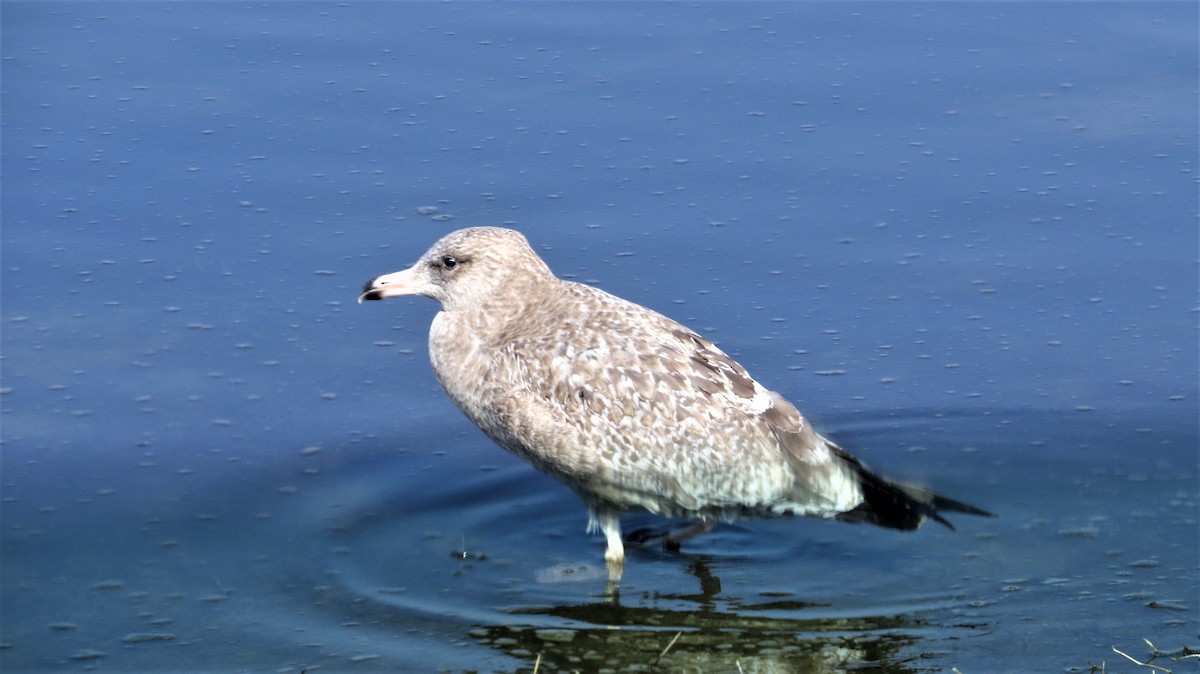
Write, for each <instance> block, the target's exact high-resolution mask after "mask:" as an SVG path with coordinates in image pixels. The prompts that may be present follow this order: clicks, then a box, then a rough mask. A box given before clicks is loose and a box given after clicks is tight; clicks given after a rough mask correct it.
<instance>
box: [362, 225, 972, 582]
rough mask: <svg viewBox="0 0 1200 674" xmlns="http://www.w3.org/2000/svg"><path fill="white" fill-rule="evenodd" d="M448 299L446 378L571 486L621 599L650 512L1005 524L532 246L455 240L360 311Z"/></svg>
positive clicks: (512, 447)
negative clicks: (811, 417) (566, 272)
mask: <svg viewBox="0 0 1200 674" xmlns="http://www.w3.org/2000/svg"><path fill="white" fill-rule="evenodd" d="M405 295H421V296H424V297H429V298H432V299H434V300H436V301H437V302H438V303H439V304H440V305H441V311H440V312H438V314H437V315H436V316H435V317H434V319H433V323H432V325H431V326H430V330H429V357H430V361H431V363H432V365H433V372H434V374H435V375H436V376H437V379H438V381H439V382H440V383H441V385H442V388H443V389H445V391H446V394H447V395H448V396H449V397H450V399H451V400H453V401H454V404H455V405H457V406H458V408H459V409H460V410H462V412H463V414H465V415H466V416H467V418H468V419H470V420H471V421H472V422H474V423H475V425H476V426H478V427H479V428H480V430H482V431H483V432H484V433H485V434H486V435H487V436H488V437H489V438H491V439H492V440H493V441H495V442H496V444H498V445H500V446H501V447H503V448H504V449H506V450H508V451H509V452H512V453H513V454H515V455H517V456H518V457H520V458H522V459H524V460H526V461H528V462H529V463H530V464H532V465H533V466H534V467H535V468H537V469H538V470H540V471H542V472H543V473H546V474H547V475H550V476H551V477H554V478H557V479H558V480H561V481H562V482H564V483H566V484H567V485H568V486H570V487H571V488H572V489H573V490H574V491H575V492H576V493H577V494H578V495H579V496H580V498H581V499H582V500H583V503H584V505H585V506H586V507H587V511H588V514H589V521H588V531H589V532H593V531H595V530H596V529H599V530H600V531H601V532H603V534H604V536H605V538H606V541H607V548H606V550H605V553H604V559H605V563H606V567H607V571H608V578H609V581H610V583H615V582H617V581H619V580H620V578H621V575H622V571H623V569H624V561H625V549H624V544H623V542H622V538H621V527H620V518H621V516H622V515H623V514H624V513H626V512H629V511H631V510H645V511H649V512H651V513H654V514H655V515H659V516H662V517H668V518H683V519H688V520H693V521H694V522H695V523H694V524H693V525H692V526H689V527H687V528H685V529H683V530H682V531H678V532H675V533H672V534H669V535H667V536H665V538H664V541H663V542H664V544H665V545H666V546H667V547H668V548H671V549H677V548H678V546H679V544H680V543H681V542H683V541H685V540H687V539H688V538H691V537H693V536H696V535H699V534H702V533H705V532H708V531H710V530H711V529H712V528H713V527H714V526H716V524H717V523H718V522H721V521H732V520H735V519H738V518H743V517H790V516H811V517H819V518H827V519H835V520H841V521H845V522H867V523H871V524H876V525H879V526H882V527H888V528H892V529H901V530H913V529H916V528H918V527H919V526H920V525H921V523H922V522H923V521H924V520H925V519H927V518H928V519H932V520H934V521H936V522H939V523H941V524H943V525H945V526H947V527H949V528H950V529H953V528H954V527H953V526H952V525H951V524H950V522H949V521H947V520H946V519H945V518H944V517H943V516H942V514H941V513H943V512H958V513H966V514H970V515H978V516H992V515H991V513H989V512H987V511H985V510H981V509H979V508H976V507H974V506H970V505H967V504H965V503H961V502H959V501H955V500H952V499H949V498H946V497H944V496H939V495H937V494H935V493H933V492H932V491H929V490H928V489H924V488H921V487H918V486H915V485H910V484H904V483H901V482H898V481H895V480H891V479H888V478H886V477H882V476H880V475H877V474H875V473H873V472H871V471H870V470H868V469H867V467H866V465H865V464H864V463H863V462H862V461H860V460H859V459H857V458H855V457H854V456H853V455H851V454H850V453H848V452H846V451H845V450H843V449H842V448H840V447H838V446H837V445H836V444H834V443H833V442H830V441H829V440H827V439H826V438H824V437H822V436H821V435H820V434H819V433H817V432H816V431H815V430H814V429H813V427H812V426H811V425H810V424H809V422H808V420H806V419H805V418H804V417H803V416H802V415H801V414H800V412H799V411H798V410H797V409H796V407H795V406H793V405H792V404H791V403H790V402H788V401H787V400H785V399H784V398H783V397H782V396H780V395H779V394H778V393H776V392H774V391H771V390H769V389H767V388H765V387H764V386H763V385H762V384H759V383H758V382H757V381H755V379H754V378H752V377H751V376H750V374H749V373H748V372H747V371H746V369H745V368H744V367H742V366H741V365H739V364H738V363H737V362H735V361H734V360H733V359H732V358H730V357H729V356H728V355H726V354H725V352H724V351H722V350H721V349H720V348H718V347H717V346H716V345H715V344H714V343H713V342H711V341H709V340H707V339H705V338H704V337H701V336H700V335H698V334H697V333H696V332H694V331H692V330H690V329H688V328H686V327H684V326H683V325H681V324H679V323H677V322H675V321H673V320H671V319H670V318H667V317H666V316H663V315H662V314H659V313H657V312H655V311H652V310H650V309H647V308H646V307H643V306H641V305H638V304H635V303H633V302H629V301H627V300H624V299H621V298H619V297H616V296H614V295H612V294H609V293H607V292H604V291H603V290H600V289H598V288H595V287H592V286H589V285H585V284H581V283H575V282H572V281H567V280H563V279H560V278H558V277H556V276H555V275H554V273H553V272H552V271H551V270H550V268H549V267H548V266H547V265H546V263H545V262H544V261H543V260H542V259H541V257H539V256H538V255H537V253H535V252H534V250H533V249H532V248H531V247H530V245H529V242H528V241H527V240H526V238H525V237H524V236H523V235H522V234H521V233H519V232H517V231H515V230H512V229H504V228H499V227H473V228H469V229H462V230H458V231H455V232H451V233H449V234H447V235H445V236H444V237H443V238H442V239H440V240H439V241H438V242H437V243H435V244H433V246H432V247H431V248H430V249H429V250H428V251H427V252H426V253H425V254H424V255H423V256H421V258H420V259H419V260H418V261H417V262H416V264H414V265H413V266H411V267H409V268H408V269H405V270H403V271H398V272H395V273H390V274H384V275H382V276H378V277H376V278H374V279H372V280H370V281H368V282H367V283H366V285H364V286H363V289H362V293H361V295H360V296H359V298H358V300H359V302H360V303H361V302H363V301H369V300H383V299H387V298H391V297H399V296H405Z"/></svg>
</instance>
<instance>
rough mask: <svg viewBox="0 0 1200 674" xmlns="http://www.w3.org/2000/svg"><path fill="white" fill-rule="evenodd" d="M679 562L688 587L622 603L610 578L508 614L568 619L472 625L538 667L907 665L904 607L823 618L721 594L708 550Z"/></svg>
mask: <svg viewBox="0 0 1200 674" xmlns="http://www.w3.org/2000/svg"><path fill="white" fill-rule="evenodd" d="M663 554H670V553H663ZM684 568H685V569H686V573H687V574H688V575H690V576H692V577H693V578H695V580H696V592H695V593H691V594H679V593H651V594H639V595H638V596H637V599H636V602H632V603H631V602H628V601H622V599H621V595H620V591H619V588H617V587H614V586H613V584H611V583H610V584H609V586H608V587H607V588H606V589H605V590H604V591H603V592H600V593H597V594H596V595H594V596H593V598H592V601H588V602H587V603H582V604H560V605H554V606H526V607H521V608H517V609H513V610H511V611H510V615H512V616H513V617H514V619H515V620H517V621H519V620H520V616H523V615H525V616H554V617H556V618H560V619H562V620H563V621H564V625H572V627H563V628H559V629H547V628H546V627H545V626H544V622H542V621H537V620H531V622H539V623H542V624H541V626H536V627H535V626H532V625H531V626H522V625H520V624H516V623H514V624H510V625H502V626H487V627H482V628H480V629H478V630H475V631H474V632H473V634H474V635H475V636H476V638H478V639H479V640H480V641H481V642H483V643H486V644H487V645H489V646H491V647H493V648H497V649H500V650H502V651H505V652H506V653H508V654H509V655H512V656H514V657H517V658H519V659H521V660H526V661H528V663H527V665H526V666H530V665H533V664H534V663H535V662H536V664H537V667H538V668H539V671H560V670H561V671H572V670H578V671H596V670H599V669H603V668H608V669H611V670H614V671H625V670H627V669H636V668H642V669H645V668H647V667H657V668H662V669H663V670H664V671H695V672H720V671H730V672H767V671H771V672H817V673H820V672H835V671H836V672H840V671H845V669H846V668H847V667H848V666H851V667H854V668H856V669H857V668H864V669H869V670H871V671H877V672H887V673H890V674H900V673H904V672H911V671H913V670H911V669H910V668H908V667H907V666H906V665H905V664H904V662H903V660H902V658H901V656H900V652H901V649H902V648H904V647H906V646H911V645H912V644H913V643H915V641H916V637H914V636H909V635H906V634H904V632H905V631H906V630H905V628H909V627H915V626H916V625H917V622H916V621H915V620H913V619H912V618H910V617H908V616H904V615H899V616H860V617H831V616H829V615H821V614H822V613H823V612H824V613H828V612H827V611H822V609H826V608H828V607H827V605H823V604H817V603H811V602H804V601H802V600H796V599H792V598H790V595H782V594H778V595H777V594H774V593H771V594H767V593H763V594H760V595H758V596H759V597H762V598H764V599H765V601H762V602H755V601H752V600H748V599H747V598H746V597H737V596H732V595H726V594H723V593H722V585H721V579H720V577H719V576H718V575H717V574H716V573H715V572H714V560H713V559H712V558H710V557H706V556H703V555H688V556H686V566H685V567H684ZM806 614H807V615H806ZM522 668H524V667H522Z"/></svg>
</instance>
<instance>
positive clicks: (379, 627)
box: [0, 2, 1200, 674]
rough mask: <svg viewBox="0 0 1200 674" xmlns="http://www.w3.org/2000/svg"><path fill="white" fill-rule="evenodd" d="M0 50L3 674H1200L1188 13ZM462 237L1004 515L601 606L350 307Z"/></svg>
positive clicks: (328, 29) (231, 17)
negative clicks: (617, 306)
mask: <svg viewBox="0 0 1200 674" xmlns="http://www.w3.org/2000/svg"><path fill="white" fill-rule="evenodd" d="M0 13H2V16H0V19H2V22H0V25H2V26H3V48H2V49H3V62H2V67H3V79H2V81H0V87H2V91H0V94H2V105H3V119H2V122H3V176H4V184H3V229H2V231H0V235H2V237H3V239H2V243H3V249H2V251H0V252H2V258H0V262H2V267H3V285H2V287H0V290H2V293H3V297H2V299H3V306H2V310H3V323H2V325H0V328H2V330H3V332H2V338H3V344H2V346H3V349H2V355H3V360H2V362H0V365H2V370H0V374H2V382H0V393H2V395H0V404H2V410H3V415H2V416H0V422H2V424H3V426H2V433H3V444H2V445H0V470H2V472H0V496H2V502H0V669H3V670H4V671H6V672H8V671H13V672H24V671H30V672H33V671H48V670H100V671H221V672H227V671H284V672H286V671H294V672H299V671H309V672H315V671H433V670H438V669H441V670H450V671H466V670H474V671H501V672H515V671H532V670H533V669H535V668H537V669H538V671H541V672H546V671H574V670H578V671H586V672H591V671H685V672H686V671H692V672H749V671H757V672H839V671H877V672H889V673H900V672H925V671H952V668H957V669H958V670H959V671H961V672H963V673H964V674H973V673H976V672H1002V671H1012V672H1027V671H1060V672H1061V671H1079V672H1088V671H1092V667H1093V666H1095V667H1096V668H1097V669H1099V668H1100V667H1101V666H1103V667H1105V671H1108V672H1128V671H1149V670H1147V669H1146V668H1144V667H1139V666H1138V665H1136V664H1134V663H1132V662H1130V661H1128V660H1126V659H1124V658H1122V657H1121V656H1120V655H1118V654H1117V653H1114V652H1113V650H1112V649H1113V647H1114V646H1115V647H1116V648H1118V649H1121V650H1122V651H1124V652H1126V653H1129V654H1130V655H1131V656H1134V657H1137V658H1139V659H1141V660H1146V659H1149V658H1150V657H1152V655H1154V654H1153V652H1152V651H1151V649H1150V647H1149V646H1148V645H1147V644H1146V643H1145V642H1144V641H1143V639H1149V640H1150V641H1151V642H1152V643H1153V644H1154V646H1156V647H1157V648H1158V649H1159V650H1160V651H1161V653H1160V654H1159V655H1157V656H1155V657H1154V661H1153V663H1152V664H1155V665H1159V666H1164V667H1167V668H1171V669H1174V670H1175V671H1196V670H1197V663H1198V661H1197V660H1196V659H1192V658H1187V659H1180V658H1184V657H1185V656H1187V655H1188V654H1189V653H1192V652H1194V651H1195V649H1197V648H1198V647H1200V634H1198V626H1200V608H1198V607H1200V579H1198V576H1200V573H1198V571H1197V568H1200V540H1198V538H1200V526H1198V510H1197V502H1198V494H1197V477H1198V476H1197V459H1198V448H1200V434H1198V432H1197V418H1198V414H1200V408H1198V406H1197V371H1198V362H1197V330H1196V317H1197V307H1198V305H1200V303H1198V298H1197V282H1196V279H1197V268H1196V261H1197V250H1198V249H1200V242H1198V238H1200V237H1198V235H1197V228H1196V220H1197V212H1198V210H1200V209H1198V208H1197V196H1196V195H1197V180H1196V164H1197V156H1196V155H1197V150H1196V147H1197V102H1196V101H1197V37H1196V35H1197V8H1196V6H1195V5H1194V4H1192V3H1098V4H1086V3H1085V4H1079V3H1061V4H1057V3H1012V4H1006V3H986V4H983V3H981V4H969V3H961V4H950V3H940V4H939V3H934V4H916V3H902V4H895V5H892V4H882V3H868V4H857V3H837V4H810V3H791V4H773V3H719V4H708V3H700V4H693V5H689V6H681V5H668V4H625V3H622V4H606V3H591V4H566V5H548V4H503V5H480V4H455V3H450V4H419V3H403V4H401V3H396V4H390V3H362V4H326V3H271V4H266V5H256V6H243V5H233V4H226V3H170V4H168V3H76V4H71V3H34V2H6V3H4V4H3V5H2V6H0ZM483 224H503V225H506V226H511V227H516V228H518V229H520V230H522V231H523V232H525V233H526V235H527V236H528V237H529V239H530V240H531V241H532V242H533V244H534V246H535V247H536V248H537V249H538V250H539V252H541V253H542V255H543V256H544V257H545V258H546V260H547V261H548V263H549V264H550V265H551V266H552V268H554V269H555V270H556V271H557V272H558V273H559V274H560V275H563V276H566V277H569V278H573V279H576V280H580V281H584V282H588V283H593V284H596V285H599V286H601V287H603V288H605V289H607V290H610V291H612V292H615V293H617V294H620V295H622V296H624V297H627V298H629V299H633V300H635V301H638V302H640V303H643V304H646V305H647V306H650V307H652V308H655V309H657V310H660V311H662V312H663V313H666V314H668V315H670V316H672V317H674V318H677V319H679V320H681V321H682V322H684V323H687V324H688V325H690V326H692V327H694V328H695V329H697V330H699V331H701V332H702V333H703V334H705V335H707V336H709V337H711V338H712V339H714V340H716V341H717V342H718V343H719V344H720V345H721V346H722V347H723V348H725V349H726V350H727V351H728V352H730V353H731V354H733V355H734V356H735V357H736V358H738V359H739V360H740V361H741V362H742V363H743V364H745V365H746V366H747V367H748V368H749V370H750V371H751V373H753V374H754V375H755V376H756V377H757V378H758V379H759V380H760V381H762V382H763V383H764V384H765V385H767V386H769V387H771V388H773V389H775V390H778V391H780V392H781V393H783V394H784V395H785V396H786V397H788V398H790V399H792V400H794V401H795V402H796V403H797V405H798V406H799V407H800V408H801V409H802V410H804V411H805V412H806V413H807V414H808V415H809V416H811V417H812V418H813V419H814V420H815V423H816V424H817V425H818V427H819V428H820V429H821V430H822V431H823V432H825V433H826V434H828V435H830V436H831V437H832V438H834V439H835V440H836V441H838V442H839V443H840V444H842V445H843V446H846V447H847V448H849V449H851V450H852V451H854V452H855V453H856V454H858V455H859V456H861V457H862V458H863V459H864V460H865V461H867V462H868V463H869V464H870V465H871V466H872V467H873V468H875V469H877V470H878V471H879V472H882V473H885V474H888V475H892V476H896V477H899V478H904V479H907V480H911V481H916V482H920V483H924V484H929V485H931V486H933V487H935V488H936V489H938V490H939V491H940V492H943V493H945V494H947V495H949V496H951V497H954V498H959V499H962V500H964V501H967V502H970V503H973V504H977V505H979V506H981V507H984V508H987V509H990V510H994V511H995V512H997V513H998V514H999V517H998V518H996V519H981V518H972V517H955V518H953V519H954V523H955V525H956V526H957V531H956V532H952V531H950V530H947V529H944V528H941V527H937V526H927V527H925V528H924V529H922V530H921V531H919V532H916V533H898V532H892V531H885V530H880V529H876V528H871V527H865V526H852V525H846V524H839V523H830V522H823V521H813V520H779V521H743V522H737V523H734V524H726V525H722V526H720V527H718V528H717V529H716V530H715V531H714V532H712V533H711V534H709V535H707V536H705V537H701V538H698V539H696V540H694V541H691V542H689V543H688V544H686V545H685V546H684V548H683V550H682V551H681V552H679V553H667V552H664V551H662V550H661V549H657V548H655V547H653V546H649V545H646V546H639V545H631V546H630V551H629V555H630V558H629V560H628V563H627V565H626V571H625V576H624V578H623V580H622V582H621V584H620V586H619V588H618V589H617V591H616V592H606V590H605V578H604V572H603V562H602V555H603V541H602V539H601V538H599V537H596V536H589V535H587V534H586V533H585V532H584V528H585V524H586V516H585V513H584V510H583V508H582V506H581V505H580V504H579V502H578V500H577V498H576V497H575V496H574V495H573V494H572V493H571V492H570V491H569V490H568V489H566V488H565V487H563V486H561V485H559V484H557V483H556V482H554V481H552V480H551V479H549V478H546V477H544V476H542V475H540V474H538V473H537V472H535V471H533V470H532V469H531V468H529V467H527V466H526V465H525V464H523V463H521V462H520V461H518V460H516V459H514V458H512V457H510V456H508V455H507V454H505V453H504V452H503V451H502V450H500V449H498V448H496V447H495V446H493V445H492V444H491V443H490V442H489V441H488V440H487V439H486V438H484V437H483V436H482V434H480V433H479V432H478V431H477V430H475V429H474V428H473V427H472V426H470V424H469V423H468V422H467V421H466V420H465V419H463V418H462V417H461V415H459V413H458V412H457V411H456V410H455V409H454V408H453V406H452V405H451V403H450V402H449V401H447V400H446V399H445V397H444V396H443V394H442V393H441V391H440V390H439V389H438V387H437V384H436V382H435V381H434V379H433V376H432V374H431V372H430V370H429V366H428V361H427V357H426V355H425V335H426V331H427V328H428V324H429V320H430V319H431V318H432V316H433V314H434V312H435V311H436V307H435V305H434V304H433V303H432V302H430V301H428V300H422V299H412V300H394V301H392V302H387V303H375V304H371V305H367V306H359V305H357V304H355V302H354V298H355V296H356V294H357V290H358V288H359V287H360V286H361V284H362V283H363V281H365V280H367V279H368V278H371V277H373V276H375V275H378V274H380V273H384V272H389V271H395V270H397V269H400V268H402V267H405V266H407V265H408V264H409V263H410V262H411V261H412V260H414V259H415V258H416V257H417V256H418V255H419V254H420V253H421V252H422V251H423V250H424V249H425V248H426V247H427V246H428V244H429V243H431V242H432V241H434V240H436V239H437V238H438V237H439V236H440V235H441V234H442V233H444V232H446V231H448V230H450V229H453V228H457V227H460V226H471V225H483ZM664 524H668V525H669V524H681V523H664V522H662V521H660V520H656V519H655V518H653V517H650V516H646V515H632V516H630V517H629V518H628V519H627V521H626V523H625V529H626V530H627V531H628V530H633V529H637V528H639V527H661V526H664Z"/></svg>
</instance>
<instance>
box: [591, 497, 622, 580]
mask: <svg viewBox="0 0 1200 674" xmlns="http://www.w3.org/2000/svg"><path fill="white" fill-rule="evenodd" d="M597 527H599V529H600V531H602V532H604V538H605V539H606V540H607V541H608V547H607V548H606V549H605V550H604V565H605V566H607V567H608V582H609V583H616V582H618V581H620V580H621V573H622V572H623V571H624V570H625V544H624V543H622V542H621V515H620V513H618V512H617V511H614V510H608V509H595V510H593V511H592V517H591V521H590V522H588V530H589V531H594V530H595V529H596V528H597Z"/></svg>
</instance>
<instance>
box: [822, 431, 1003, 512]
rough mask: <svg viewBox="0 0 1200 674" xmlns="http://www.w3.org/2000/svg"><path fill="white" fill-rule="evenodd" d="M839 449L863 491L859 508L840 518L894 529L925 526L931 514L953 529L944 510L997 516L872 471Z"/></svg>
mask: <svg viewBox="0 0 1200 674" xmlns="http://www.w3.org/2000/svg"><path fill="white" fill-rule="evenodd" d="M837 451H838V453H839V454H841V455H842V458H844V459H846V460H848V462H849V463H850V464H852V465H853V466H854V467H855V469H856V470H857V472H858V476H859V479H860V480H861V486H862V491H863V502H862V503H861V504H859V505H858V507H856V508H854V509H852V510H848V511H846V512H844V513H842V514H840V515H838V516H837V519H839V520H842V521H845V522H869V523H871V524H877V525H879V526H881V527H888V528H890V529H901V530H904V531H911V530H913V529H916V528H917V527H919V526H921V523H922V522H924V521H925V518H927V517H928V518H929V519H931V520H933V521H935V522H937V523H938V524H941V525H943V526H945V527H947V528H949V529H950V530H951V531H953V530H954V525H953V524H951V523H950V521H949V520H947V519H946V518H945V517H942V515H941V513H943V512H956V513H964V514H967V515H977V516H979V517H995V515H994V514H992V513H990V512H988V511H986V510H983V509H981V508H976V507H975V506H972V505H967V504H966V503H963V502H961V501H955V500H954V499H951V498H946V497H945V496H939V495H937V494H935V493H933V492H931V491H929V490H928V489H923V488H921V487H916V486H913V485H909V484H904V483H902V482H896V481H894V480H889V479H888V478H885V477H880V476H879V475H876V474H875V473H872V472H871V471H870V470H868V469H867V467H866V466H864V465H863V464H862V462H861V461H859V460H858V459H856V458H854V457H853V456H851V455H849V454H846V453H845V452H843V451H841V450H840V449H838V450H837Z"/></svg>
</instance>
